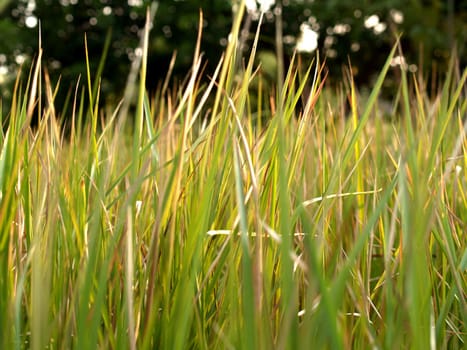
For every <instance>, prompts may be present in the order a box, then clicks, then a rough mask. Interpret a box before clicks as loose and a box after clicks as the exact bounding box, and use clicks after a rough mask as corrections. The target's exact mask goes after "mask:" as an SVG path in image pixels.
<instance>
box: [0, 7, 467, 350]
mask: <svg viewBox="0 0 467 350" xmlns="http://www.w3.org/2000/svg"><path fill="white" fill-rule="evenodd" d="M242 11H243V7H240V9H239V12H238V13H237V18H236V21H235V22H234V26H233V29H232V38H233V39H232V40H231V41H230V42H229V46H228V47H227V49H226V52H225V54H224V56H223V58H222V60H221V62H219V66H218V69H217V70H216V72H215V73H214V74H213V76H212V77H211V80H210V83H207V84H204V85H203V84H202V83H201V78H202V75H201V73H200V72H201V67H202V57H201V54H200V51H201V48H200V47H199V44H198V47H197V49H196V52H195V53H194V59H193V67H192V70H191V72H190V75H189V76H188V78H187V79H186V82H185V83H184V84H183V85H182V86H180V87H179V88H178V89H177V90H176V91H171V90H170V89H163V91H160V92H159V93H158V94H156V95H155V96H154V97H150V96H148V95H147V94H146V92H145V90H144V80H145V74H146V73H145V72H146V61H145V58H144V57H145V55H146V54H145V52H146V51H147V49H146V48H147V38H148V35H149V29H148V28H149V21H148V24H147V27H146V31H145V39H144V40H143V41H142V42H143V46H142V52H143V59H142V63H141V72H140V85H139V90H138V98H137V106H136V115H135V116H134V117H133V116H130V115H129V116H128V118H126V120H125V122H123V123H122V122H120V119H118V118H117V116H118V115H119V108H120V107H119V106H117V107H115V109H114V110H111V109H110V110H109V109H100V107H99V89H98V84H99V82H98V81H95V80H94V79H93V73H92V72H90V71H88V73H87V78H86V80H87V83H86V84H87V87H88V88H87V90H88V91H87V92H83V93H82V94H81V93H80V92H79V89H77V93H76V96H75V98H74V103H73V106H72V107H73V108H72V112H71V113H72V114H71V115H67V116H63V117H67V118H71V120H72V123H71V124H72V126H71V127H70V131H69V135H67V136H66V137H65V136H63V135H64V127H63V125H62V124H61V122H60V121H59V117H58V115H59V114H60V112H59V111H56V110H55V109H54V103H53V99H54V93H55V91H56V89H58V88H59V87H58V86H57V87H54V86H52V85H51V83H50V82H49V81H48V78H47V74H46V72H42V71H41V64H40V55H39V56H38V62H37V63H36V65H35V67H34V69H32V70H31V74H30V78H29V80H28V81H27V83H26V84H25V86H23V85H22V83H21V82H20V81H19V80H18V83H17V85H16V87H15V90H14V91H13V94H14V100H13V104H12V109H11V111H10V112H9V114H8V115H7V116H3V121H4V122H3V123H4V125H5V127H4V131H3V132H2V133H1V134H0V145H1V153H0V310H1V311H2V312H1V313H0V332H1V334H0V345H1V346H0V347H1V348H7V349H15V348H17V349H21V348H33V349H42V348H51V349H52V348H53V349H55V348H57V349H67V348H77V349H96V348H101V349H107V348H125V349H126V348H130V349H136V348H141V349H149V348H151V349H152V348H160V349H165V348H175V349H186V348H200V349H215V348H243V349H252V348H259V349H271V348H279V349H282V348H304V349H308V348H317V349H323V348H329V349H344V348H386V349H394V348H405V347H407V348H414V349H428V348H433V349H435V348H436V349H438V348H449V349H462V348H465V342H466V340H467V336H466V322H467V305H466V293H465V291H466V283H467V278H466V273H465V272H466V269H467V248H466V247H467V245H466V235H465V230H466V227H465V226H466V224H465V223H466V222H467V210H466V208H467V167H466V166H467V141H466V129H467V124H466V122H465V116H466V114H467V102H466V99H465V97H466V96H465V93H466V92H465V89H464V86H465V82H466V79H467V71H463V72H458V71H457V70H456V69H455V61H454V60H453V65H452V67H451V69H450V71H448V72H446V77H445V80H444V85H442V86H440V87H439V94H438V95H437V96H435V97H433V98H429V97H428V95H427V94H426V93H425V85H424V82H423V80H422V78H421V77H418V76H414V75H408V74H407V73H406V72H404V71H401V82H400V85H399V90H398V91H396V92H395V96H396V99H395V101H394V102H393V103H392V114H393V119H392V120H391V121H388V120H386V119H384V118H382V116H383V112H382V111H381V110H380V108H379V107H378V106H379V102H380V101H379V100H378V95H379V92H380V89H381V87H382V85H383V82H384V79H385V76H386V74H387V71H388V69H389V66H390V62H391V59H392V57H393V55H394V52H395V50H396V48H394V50H393V51H392V52H391V53H390V54H389V55H388V59H387V61H386V64H385V66H384V67H382V69H381V73H380V76H379V77H378V79H377V80H376V83H375V84H374V86H373V90H372V91H371V93H370V95H369V96H368V97H367V98H364V99H363V98H362V97H360V96H359V94H358V91H357V89H356V88H355V87H354V85H353V84H352V82H351V79H350V81H349V82H348V83H349V84H348V86H349V96H350V101H351V107H352V108H351V113H350V114H351V115H350V118H347V116H344V115H343V113H342V108H341V106H340V105H339V103H336V102H335V101H336V96H338V94H337V93H335V91H332V90H331V88H329V87H326V85H325V74H324V70H323V67H322V65H321V64H320V63H319V62H317V61H315V62H312V63H311V64H310V66H309V69H308V70H307V71H306V73H303V71H301V72H300V74H299V72H298V68H297V67H296V65H295V64H294V62H295V61H294V62H293V63H292V65H291V68H290V69H289V71H288V72H286V73H287V74H286V77H285V81H284V82H283V84H281V88H280V89H279V90H278V91H264V90H262V89H263V85H262V84H261V76H260V72H259V71H258V70H256V67H255V66H254V62H255V45H254V46H253V48H252V51H251V54H250V57H248V58H247V59H246V60H245V65H244V68H243V69H241V70H240V71H239V70H238V69H237V66H238V64H237V62H238V60H237V57H236V54H237V50H236V45H237V42H236V40H235V38H237V37H238V32H239V27H240V23H241V18H242ZM201 20H202V18H201ZM200 27H201V26H200ZM200 35H201V34H200ZM258 36H259V28H258V31H257V34H256V39H257V38H258ZM199 42H200V41H198V43H199ZM253 79H259V83H257V84H256V83H255V85H254V86H255V88H256V89H258V91H254V92H252V85H250V83H251V82H252V81H253ZM305 85H306V86H307V90H309V91H310V94H309V96H308V97H307V99H306V103H305V106H304V109H303V111H297V108H296V105H297V103H298V101H299V99H300V98H301V95H302V92H303V90H304V89H305ZM96 86H97V88H96ZM463 89H464V90H463ZM252 95H255V96H256V97H255V100H254V103H253V101H252V100H251V96H252ZM44 96H45V97H44ZM87 104H89V106H90V107H89V109H87V108H86V107H85V106H86V105H87ZM34 113H37V114H38V115H39V122H38V126H37V127H36V128H34V129H32V128H31V127H30V121H31V119H32V117H33V115H34ZM384 113H387V112H386V111H385V112H384ZM131 123H133V124H131Z"/></svg>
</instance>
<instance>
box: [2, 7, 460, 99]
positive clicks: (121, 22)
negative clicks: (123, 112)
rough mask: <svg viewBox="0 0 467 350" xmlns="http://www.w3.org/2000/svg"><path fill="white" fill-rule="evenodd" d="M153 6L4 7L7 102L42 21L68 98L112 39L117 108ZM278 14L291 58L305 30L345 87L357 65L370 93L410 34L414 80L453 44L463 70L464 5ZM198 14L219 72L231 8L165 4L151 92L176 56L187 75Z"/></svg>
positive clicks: (154, 45)
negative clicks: (345, 75)
mask: <svg viewBox="0 0 467 350" xmlns="http://www.w3.org/2000/svg"><path fill="white" fill-rule="evenodd" d="M234 2H235V3H237V1H234ZM150 3H151V1H147V0H139V1H138V0H125V1H122V0H120V1H111V0H100V1H92V0H60V1H53V0H34V1H33V0H19V1H8V0H2V1H1V2H0V16H1V17H0V36H1V40H0V67H3V72H5V67H6V68H7V69H8V72H9V73H10V79H8V77H6V75H5V74H3V75H4V76H3V78H2V77H0V86H1V87H3V88H2V95H3V97H4V99H5V100H6V99H8V91H11V88H9V89H7V88H5V86H7V85H8V84H12V80H13V79H12V77H14V72H15V71H16V68H17V66H18V64H20V63H22V61H23V60H24V59H26V62H28V61H30V60H31V59H33V58H34V56H35V55H36V54H37V51H38V42H39V40H38V38H39V30H38V29H39V25H38V23H39V22H38V21H40V28H41V37H42V47H43V49H44V55H43V59H44V62H45V63H46V66H47V67H48V69H49V72H50V74H51V77H52V79H53V81H54V82H56V81H58V78H59V77H61V84H62V87H63V85H64V86H65V90H66V89H68V88H69V89H70V91H71V90H73V89H74V83H75V82H76V81H77V78H78V76H80V75H81V76H84V72H85V54H84V35H85V34H86V35H87V41H88V50H89V54H90V59H91V69H94V70H95V69H97V66H98V62H99V59H100V57H101V54H102V50H103V46H104V41H105V38H106V36H107V35H111V44H110V48H109V52H108V55H107V57H106V65H105V69H104V72H103V77H102V93H103V95H104V96H105V98H111V97H113V98H119V97H120V96H121V91H122V89H123V88H124V86H125V83H126V77H127V75H128V71H129V67H130V65H131V64H130V63H131V60H132V59H133V58H134V57H135V48H136V47H137V45H138V42H139V37H138V34H139V32H140V30H141V28H142V26H143V25H144V17H145V9H146V7H147V6H148V5H149V4H150ZM276 4H277V1H276ZM281 7H282V11H281V13H282V29H283V35H284V49H285V54H286V56H287V57H288V56H289V55H291V54H292V52H293V50H294V47H295V43H296V40H297V38H298V37H299V35H300V28H301V25H302V24H303V23H307V24H308V25H309V26H310V27H312V28H313V29H314V30H315V31H317V32H318V33H319V46H318V49H319V51H320V53H321V55H322V56H324V57H326V61H327V64H328V67H329V68H330V73H331V74H330V76H331V78H332V77H337V79H338V80H339V79H341V78H342V68H345V67H347V66H348V62H349V60H350V62H352V66H353V73H354V74H355V75H356V81H357V82H358V83H360V84H368V83H371V78H372V76H373V75H374V74H375V72H377V71H378V70H379V68H380V67H381V65H382V62H383V61H384V60H385V58H386V56H387V53H388V52H389V48H390V47H392V45H393V44H394V43H395V40H396V37H397V36H398V35H400V34H403V36H402V47H403V50H404V54H405V55H406V56H405V58H406V62H407V65H409V64H412V66H411V67H412V68H413V69H414V70H415V69H419V68H420V67H419V63H420V62H422V63H423V67H424V69H427V70H428V69H431V67H432V64H433V63H436V65H437V67H438V69H439V70H442V69H443V67H444V66H445V65H446V62H447V61H448V60H449V58H450V56H451V53H452V48H453V46H454V45H455V44H456V43H457V50H458V57H460V58H461V64H462V65H465V63H466V59H465V57H466V56H467V55H466V47H465V45H466V44H465V43H466V42H467V26H466V24H465V23H466V22H467V1H454V0H447V1H440V0H431V1H428V0H423V1H422V0H410V1H407V0H372V1H371V0H282V2H281ZM199 9H202V11H203V15H204V25H203V26H204V28H203V41H202V50H203V51H204V57H205V60H206V62H207V63H206V64H207V66H206V70H207V72H208V73H209V72H210V71H212V69H213V67H214V66H215V65H216V63H217V62H218V59H219V57H220V55H221V53H222V50H223V46H225V44H226V41H227V36H228V33H229V31H230V26H231V21H232V11H233V10H232V2H231V1H225V0H207V1H206V0H203V1H201V0H190V1H186V0H185V1H184V0H173V1H169V0H164V1H160V2H159V6H158V11H157V13H156V17H155V21H154V26H153V30H152V33H151V42H150V53H149V59H150V61H149V65H148V68H149V79H148V88H149V89H154V88H155V87H156V86H157V85H158V84H159V83H160V81H161V80H162V79H163V78H164V77H165V75H166V74H167V70H168V67H169V62H170V60H171V57H172V54H173V52H174V51H176V54H177V60H176V64H175V67H174V73H173V74H174V76H176V77H180V78H183V77H184V76H185V75H186V73H187V71H188V69H189V67H190V64H191V60H192V55H193V51H194V45H195V41H196V32H197V27H198V22H199ZM277 9H278V8H277V7H276V6H273V8H272V9H271V11H269V12H268V13H266V15H265V18H264V23H263V29H262V37H261V43H260V51H263V52H274V51H275V39H274V38H275V33H276V23H275V20H276V18H277V17H276V15H277V13H278V11H277ZM374 15H377V16H378V20H379V23H381V24H382V25H381V26H380V27H379V28H378V30H375V27H367V26H365V21H366V20H368V18H369V17H371V16H374ZM401 16H402V17H401ZM252 19H253V20H252V26H251V27H250V31H254V29H255V26H256V23H257V21H256V20H255V19H256V18H255V16H253V15H252ZM37 20H38V21H37ZM36 22H37V24H36ZM249 40H251V35H250V39H249ZM247 44H248V41H247ZM245 50H248V45H245ZM268 57H269V56H268ZM287 57H286V59H285V61H286V62H287ZM305 57H306V56H305ZM0 69H1V68H0ZM0 72H2V70H0ZM62 90H63V88H62ZM58 98H59V99H60V96H59V97H58ZM62 98H63V97H62Z"/></svg>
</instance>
